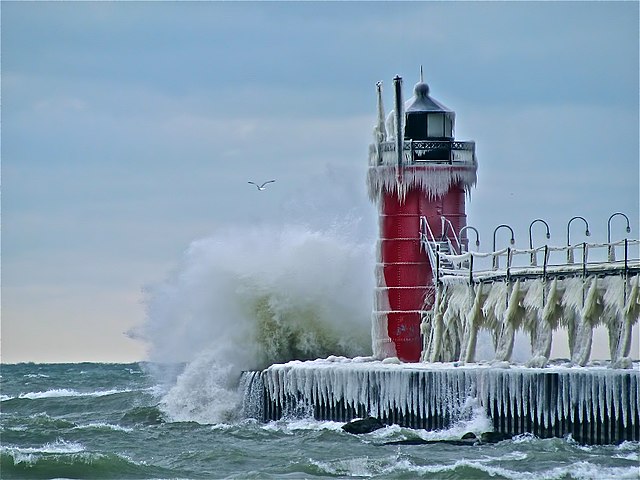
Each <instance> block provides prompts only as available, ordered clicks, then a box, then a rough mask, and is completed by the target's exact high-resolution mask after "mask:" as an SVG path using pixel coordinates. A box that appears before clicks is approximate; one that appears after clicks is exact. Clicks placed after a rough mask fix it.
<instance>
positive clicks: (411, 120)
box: [404, 71, 456, 141]
mask: <svg viewBox="0 0 640 480" xmlns="http://www.w3.org/2000/svg"><path fill="white" fill-rule="evenodd" d="M455 117H456V114H455V112H453V111H452V110H450V109H448V108H447V107H445V106H444V105H442V104H441V103H440V102H438V101H436V100H434V99H433V98H431V97H430V96H429V85H427V84H426V83H424V82H423V81H422V71H421V72H420V82H418V83H417V84H416V86H415V87H414V89H413V97H411V98H410V99H409V100H408V101H407V102H406V103H405V127H404V138H405V139H406V140H448V141H452V140H453V137H454V125H455Z"/></svg>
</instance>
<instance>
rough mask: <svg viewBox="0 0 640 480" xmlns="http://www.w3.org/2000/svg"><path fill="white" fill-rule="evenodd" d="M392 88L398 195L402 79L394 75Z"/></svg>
mask: <svg viewBox="0 0 640 480" xmlns="http://www.w3.org/2000/svg"><path fill="white" fill-rule="evenodd" d="M393 86H394V89H395V111H396V132H395V133H396V154H397V155H398V164H397V166H396V182H398V194H399V193H400V182H401V181H402V155H403V154H404V152H403V149H404V132H403V130H404V128H403V120H404V111H403V105H402V77H401V76H399V75H396V76H395V77H393Z"/></svg>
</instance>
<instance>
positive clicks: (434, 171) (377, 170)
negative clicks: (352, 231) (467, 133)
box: [367, 163, 477, 202]
mask: <svg viewBox="0 0 640 480" xmlns="http://www.w3.org/2000/svg"><path fill="white" fill-rule="evenodd" d="M476 170H477V167H476V164H475V163H474V164H470V165H466V164H465V165H460V166H458V165H449V164H434V165H410V164H409V165H406V166H404V167H403V169H402V182H398V181H397V177H396V167H395V166H394V165H378V166H370V167H369V170H368V172H367V190H368V192H369V199H370V200H371V201H372V202H378V200H379V199H380V195H381V194H382V192H388V193H392V194H396V195H397V196H398V198H400V199H404V198H405V197H406V194H407V192H408V191H409V190H411V189H419V190H421V191H422V192H424V193H425V195H426V196H427V198H429V199H434V198H438V197H441V196H443V195H444V194H446V193H447V192H448V191H449V190H450V189H451V187H452V186H453V185H461V186H462V187H463V188H464V190H465V192H466V193H469V192H470V190H471V187H473V186H474V185H475V184H476V180H477V173H476Z"/></svg>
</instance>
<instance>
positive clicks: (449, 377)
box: [245, 357, 640, 443]
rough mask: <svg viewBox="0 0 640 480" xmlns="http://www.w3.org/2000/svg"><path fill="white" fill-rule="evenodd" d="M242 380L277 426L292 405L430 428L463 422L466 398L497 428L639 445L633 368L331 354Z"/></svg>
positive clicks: (325, 415) (324, 414)
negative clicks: (391, 360) (256, 391)
mask: <svg viewBox="0 0 640 480" xmlns="http://www.w3.org/2000/svg"><path fill="white" fill-rule="evenodd" d="M245 375H252V381H251V382H245V383H246V385H248V386H255V385H256V384H257V383H256V382H257V381H258V380H259V381H260V382H262V384H263V385H264V392H263V393H264V403H263V404H262V405H263V406H264V408H265V410H264V412H263V418H264V419H265V420H275V419H278V418H280V417H281V416H283V415H284V414H285V412H286V411H291V409H292V408H293V407H296V406H297V407H298V408H297V410H298V411H300V410H305V411H307V412H308V413H312V414H313V415H314V416H315V417H316V418H317V419H324V420H335V421H348V420H350V419H352V418H355V417H364V416H366V415H372V416H375V417H378V418H380V419H383V421H385V422H393V423H398V424H401V425H405V426H409V427H412V428H429V429H437V428H447V427H448V426H450V425H451V424H453V423H455V421H457V420H466V419H467V418H465V416H468V415H469V414H470V413H471V412H469V404H470V399H475V404H476V405H477V406H479V407H480V408H482V409H484V410H485V411H486V412H487V413H488V414H489V416H490V417H491V419H492V421H493V425H494V428H496V429H497V430H498V431H504V432H509V433H513V434H517V433H523V432H532V433H534V434H536V435H539V436H545V437H547V436H563V435H566V434H568V433H571V434H572V435H574V438H577V439H579V441H585V442H587V443H614V442H619V441H622V440H633V439H635V440H637V439H638V436H639V435H640V433H639V427H640V425H639V424H640V419H639V413H640V412H639V411H638V410H639V405H640V371H638V369H637V368H635V369H632V370H621V369H607V368H604V367H589V368H577V367H567V366H554V367H547V368H544V369H539V368H527V367H515V366H511V367H510V368H496V367H495V366H491V365H489V364H484V365H481V364H474V365H467V366H458V367H455V366H454V365H452V364H439V365H434V364H420V363H418V364H400V365H397V364H388V363H384V362H377V361H371V360H370V359H368V360H367V359H364V358H355V359H346V358H344V357H329V358H327V359H326V360H314V361H308V362H299V361H293V362H289V363H286V364H280V365H272V366H271V367H269V368H268V369H267V370H264V371H263V372H260V373H257V374H256V373H252V372H247V373H245ZM256 375H259V377H260V378H259V379H256V378H255V377H256ZM471 403H473V402H471ZM300 405H306V409H304V408H303V409H301V408H300ZM260 408H262V407H260ZM580 437H581V438H580Z"/></svg>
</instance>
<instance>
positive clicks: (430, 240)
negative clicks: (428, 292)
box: [420, 215, 462, 278]
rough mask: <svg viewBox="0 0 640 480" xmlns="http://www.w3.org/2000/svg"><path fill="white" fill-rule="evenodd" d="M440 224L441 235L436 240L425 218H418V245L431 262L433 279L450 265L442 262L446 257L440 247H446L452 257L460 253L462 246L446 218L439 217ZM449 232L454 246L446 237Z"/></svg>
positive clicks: (446, 261) (447, 262)
mask: <svg viewBox="0 0 640 480" xmlns="http://www.w3.org/2000/svg"><path fill="white" fill-rule="evenodd" d="M440 222H441V231H442V235H441V237H440V239H436V238H435V236H434V235H433V231H432V230H431V226H430V225H429V222H428V221H427V218H426V217H420V244H421V247H422V248H424V249H425V250H426V252H427V255H428V256H429V261H430V262H431V266H432V270H433V271H434V273H435V277H434V278H438V277H439V272H440V270H441V268H443V265H444V268H446V267H447V266H448V265H451V264H450V262H449V261H448V260H445V261H444V262H443V261H442V258H446V257H447V255H446V254H445V253H443V252H441V251H440V250H441V246H442V245H446V246H447V250H448V251H449V252H453V255H454V256H456V255H458V253H459V252H462V245H461V244H460V240H459V239H458V236H457V235H456V231H455V228H453V224H452V223H451V221H450V220H449V219H448V218H446V217H445V216H444V215H443V216H441V217H440ZM449 231H450V232H451V234H452V236H453V239H454V240H455V245H454V243H453V242H452V241H451V237H449V236H448V235H447V233H448V232H449Z"/></svg>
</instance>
